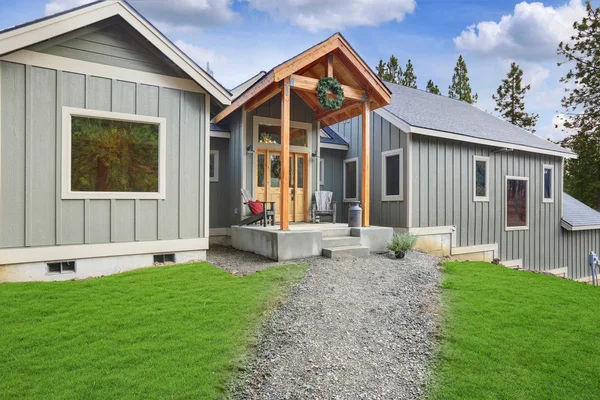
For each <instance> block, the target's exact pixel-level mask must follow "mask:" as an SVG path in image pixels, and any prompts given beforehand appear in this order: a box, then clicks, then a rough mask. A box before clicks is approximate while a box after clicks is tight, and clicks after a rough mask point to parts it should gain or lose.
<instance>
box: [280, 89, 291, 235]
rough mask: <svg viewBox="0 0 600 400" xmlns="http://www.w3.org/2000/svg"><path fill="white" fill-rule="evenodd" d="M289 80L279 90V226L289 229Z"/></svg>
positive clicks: (282, 228) (283, 229)
mask: <svg viewBox="0 0 600 400" xmlns="http://www.w3.org/2000/svg"><path fill="white" fill-rule="evenodd" d="M290 91H291V87H290V78H289V77H288V78H285V79H284V81H283V87H282V88H281V173H280V179H279V202H280V204H281V206H280V207H279V226H280V228H281V230H282V231H287V230H288V229H289V218H290V213H289V206H290V205H289V202H290V195H289V190H290V189H289V187H290V183H289V182H290V94H291V93H290Z"/></svg>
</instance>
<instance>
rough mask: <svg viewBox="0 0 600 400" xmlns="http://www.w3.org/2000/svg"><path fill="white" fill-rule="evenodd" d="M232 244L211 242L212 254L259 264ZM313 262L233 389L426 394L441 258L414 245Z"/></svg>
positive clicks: (339, 395)
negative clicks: (396, 255) (217, 249)
mask: <svg viewBox="0 0 600 400" xmlns="http://www.w3.org/2000/svg"><path fill="white" fill-rule="evenodd" d="M229 252H230V253H229V255H230V258H231V260H232V261H231V263H229V262H227V261H226V259H227V253H228V251H227V250H223V251H222V252H221V253H219V254H216V253H214V252H212V251H211V253H213V254H210V253H209V260H211V258H212V259H213V260H216V261H217V262H219V263H220V264H221V265H229V268H235V270H236V271H242V272H240V273H247V272H248V273H249V271H250V270H252V269H254V270H256V269H257V266H258V265H259V264H260V262H259V261H257V260H258V259H256V258H255V257H254V256H249V255H248V254H247V253H243V252H235V251H234V252H231V250H229ZM239 253H242V254H239ZM261 258H262V257H261ZM262 261H263V262H264V259H262ZM211 262H212V261H211ZM304 262H308V263H309V264H310V265H311V268H310V269H309V270H308V272H307V274H306V276H305V277H304V279H303V280H302V282H301V283H300V284H299V285H298V286H296V287H295V288H294V289H292V292H291V296H290V298H289V301H288V302H287V303H286V304H285V305H283V306H282V307H281V308H279V309H278V310H276V311H275V312H274V314H273V315H272V317H271V318H270V320H269V321H268V322H267V324H266V326H265V328H264V329H263V331H262V334H261V337H260V338H259V340H258V346H257V348H256V353H255V355H254V359H253V360H252V361H251V362H250V364H249V365H248V366H247V369H246V371H245V372H243V373H242V378H241V379H240V380H239V381H238V382H237V383H236V385H235V387H234V390H233V394H232V395H233V397H234V398H238V399H415V398H418V397H420V396H421V395H423V394H424V389H425V383H426V381H427V378H428V365H429V361H430V359H431V355H432V348H433V345H434V335H435V330H436V326H437V311H438V304H439V292H438V282H439V279H440V270H439V266H438V264H439V259H438V258H436V257H433V256H429V255H426V254H423V253H418V252H410V253H408V254H407V256H406V258H405V259H403V260H396V259H393V258H391V257H390V256H387V255H374V254H373V255H371V256H370V257H367V258H358V259H355V258H344V259H341V260H330V259H325V258H313V259H309V260H304ZM269 264H270V265H268V266H272V265H276V264H277V263H274V262H270V263H269ZM288 264H289V262H288ZM268 266H265V267H268ZM222 268H223V266H222ZM226 269H227V268H226Z"/></svg>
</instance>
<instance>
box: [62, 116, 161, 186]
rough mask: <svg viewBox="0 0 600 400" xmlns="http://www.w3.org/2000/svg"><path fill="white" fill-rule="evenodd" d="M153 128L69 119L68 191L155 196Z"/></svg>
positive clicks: (155, 131) (155, 139)
mask: <svg viewBox="0 0 600 400" xmlns="http://www.w3.org/2000/svg"><path fill="white" fill-rule="evenodd" d="M158 135H159V127H158V125H155V124H150V123H140V122H128V121H113V120H108V119H100V118H89V117H77V116H73V117H72V119H71V190H72V191H77V192H158V158H159V149H158V147H159V146H158V142H159V141H158Z"/></svg>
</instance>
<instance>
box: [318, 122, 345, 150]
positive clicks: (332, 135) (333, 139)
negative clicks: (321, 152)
mask: <svg viewBox="0 0 600 400" xmlns="http://www.w3.org/2000/svg"><path fill="white" fill-rule="evenodd" d="M321 133H322V134H321V135H320V138H321V143H329V144H339V145H342V146H348V145H349V144H348V142H347V141H346V139H344V138H343V137H341V136H340V135H338V133H337V132H336V131H335V130H333V129H332V128H331V127H329V126H326V127H323V128H321Z"/></svg>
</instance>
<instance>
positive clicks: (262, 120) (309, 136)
mask: <svg viewBox="0 0 600 400" xmlns="http://www.w3.org/2000/svg"><path fill="white" fill-rule="evenodd" d="M252 125H253V126H252V128H253V129H254V132H253V139H252V144H253V146H254V149H255V150H256V149H258V148H261V149H274V150H279V149H281V145H280V144H277V143H259V142H258V126H259V125H269V126H278V127H281V120H280V119H278V118H269V117H258V116H255V117H253V119H252ZM290 128H299V129H304V130H305V131H306V147H304V146H292V145H290V146H289V147H290V151H295V152H308V153H309V154H312V151H311V149H312V148H313V147H312V142H313V135H314V133H315V130H314V129H313V124H311V123H309V122H299V121H290ZM308 161H310V160H308Z"/></svg>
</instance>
